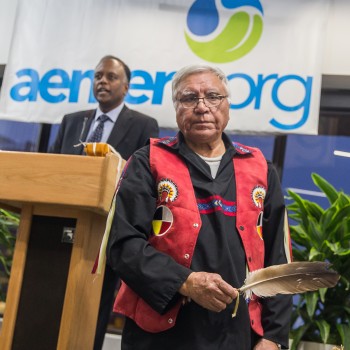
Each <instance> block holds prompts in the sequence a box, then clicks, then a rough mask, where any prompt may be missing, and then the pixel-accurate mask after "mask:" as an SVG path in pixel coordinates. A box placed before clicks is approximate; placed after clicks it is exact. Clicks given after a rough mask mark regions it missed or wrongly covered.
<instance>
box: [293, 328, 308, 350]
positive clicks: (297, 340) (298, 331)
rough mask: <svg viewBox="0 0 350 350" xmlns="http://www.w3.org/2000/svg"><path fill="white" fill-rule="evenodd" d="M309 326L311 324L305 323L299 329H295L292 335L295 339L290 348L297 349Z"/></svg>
mask: <svg viewBox="0 0 350 350" xmlns="http://www.w3.org/2000/svg"><path fill="white" fill-rule="evenodd" d="M309 327H310V326H309V325H303V326H301V327H299V328H298V329H296V330H295V331H293V333H292V336H291V337H292V339H293V341H292V344H291V347H290V350H297V348H298V345H299V343H300V341H301V339H302V338H303V336H304V334H305V333H306V332H307V330H308V328H309Z"/></svg>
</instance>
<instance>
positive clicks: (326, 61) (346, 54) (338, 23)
mask: <svg viewBox="0 0 350 350" xmlns="http://www.w3.org/2000/svg"><path fill="white" fill-rule="evenodd" d="M349 18H350V1H349V0H331V6H330V10H329V18H328V23H327V36H326V38H325V47H324V56H323V68H322V73H323V74H334V75H350V20H349Z"/></svg>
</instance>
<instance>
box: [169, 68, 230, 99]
mask: <svg viewBox="0 0 350 350" xmlns="http://www.w3.org/2000/svg"><path fill="white" fill-rule="evenodd" d="M207 72H209V73H213V74H215V75H216V76H217V77H218V78H219V79H220V80H221V81H222V85H223V86H224V88H225V90H226V94H227V95H228V96H230V89H229V86H228V80H227V78H226V75H225V74H224V72H223V71H222V70H221V69H220V68H217V67H212V66H209V65H206V64H193V65H190V66H186V67H183V68H181V69H180V70H179V71H177V72H176V74H175V75H174V77H173V81H172V85H171V86H172V98H173V102H174V103H175V102H176V97H177V94H178V92H179V85H180V83H181V82H182V81H183V80H184V79H186V78H187V77H188V76H189V75H192V74H197V73H207Z"/></svg>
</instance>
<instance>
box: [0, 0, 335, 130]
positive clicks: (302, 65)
mask: <svg viewBox="0 0 350 350" xmlns="http://www.w3.org/2000/svg"><path fill="white" fill-rule="evenodd" d="M328 6H329V0H293V1H290V0H261V1H259V0H196V1H188V0H182V1H180V0H178V1H173V0H171V1H170V0H169V1H167V0H152V1H151V0H60V1H55V0H31V1H25V0H18V10H17V16H16V22H15V29H14V35H13V39H12V46H11V50H10V57H9V61H8V64H7V66H6V70H5V76H4V81H3V86H2V90H1V96H0V118H1V119H9V120H17V121H28V122H45V123H59V122H60V120H61V118H62V117H63V115H64V114H67V113H69V112H73V111H78V110H82V109H91V108H95V107H96V101H95V99H94V97H93V94H92V79H93V69H94V67H95V66H96V64H97V62H98V61H99V59H100V58H101V57H102V56H104V55H107V54H112V55H116V56H118V57H119V58H121V59H122V60H124V61H125V62H126V63H127V64H128V65H129V66H130V68H131V70H132V80H131V85H130V90H129V94H128V96H127V98H126V102H127V104H128V106H129V107H131V108H133V109H136V110H139V111H142V112H144V113H146V114H149V115H151V116H153V117H155V118H157V120H158V122H159V124H160V126H161V127H176V122H175V113H174V108H173V106H172V102H171V78H172V76H173V74H174V72H176V71H177V70H178V69H179V68H181V67H183V66H184V65H188V64H193V63H198V62H201V63H208V64H210V65H215V66H218V67H219V68H221V69H222V70H223V71H224V72H225V74H226V75H227V77H228V79H229V83H230V88H231V95H232V96H231V119H230V123H229V126H228V128H227V129H228V130H231V131H241V132H266V133H300V134H316V133H317V128H318V116H319V100H320V84H321V64H322V61H321V57H322V46H321V44H322V42H323V41H324V35H325V31H326V20H327V11H328Z"/></svg>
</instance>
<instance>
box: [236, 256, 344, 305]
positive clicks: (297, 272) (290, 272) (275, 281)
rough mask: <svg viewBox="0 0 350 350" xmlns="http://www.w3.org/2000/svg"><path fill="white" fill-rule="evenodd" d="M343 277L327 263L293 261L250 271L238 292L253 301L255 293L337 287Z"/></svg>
mask: <svg viewBox="0 0 350 350" xmlns="http://www.w3.org/2000/svg"><path fill="white" fill-rule="evenodd" d="M339 278H340V276H339V274H338V273H337V272H336V271H334V270H332V269H330V264H328V263H326V262H321V261H303V262H291V263H288V264H282V265H273V266H269V267H266V268H263V269H260V270H256V271H252V272H250V273H249V274H248V276H247V278H246V280H245V283H244V285H243V286H242V287H241V288H239V289H238V290H239V291H240V292H241V293H243V294H244V297H245V298H246V299H248V298H251V295H252V294H253V293H254V294H255V295H256V296H258V297H271V296H274V295H276V294H297V293H303V292H307V291H314V290H317V289H320V288H327V287H334V286H335V285H336V284H337V282H338V280H339Z"/></svg>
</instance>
